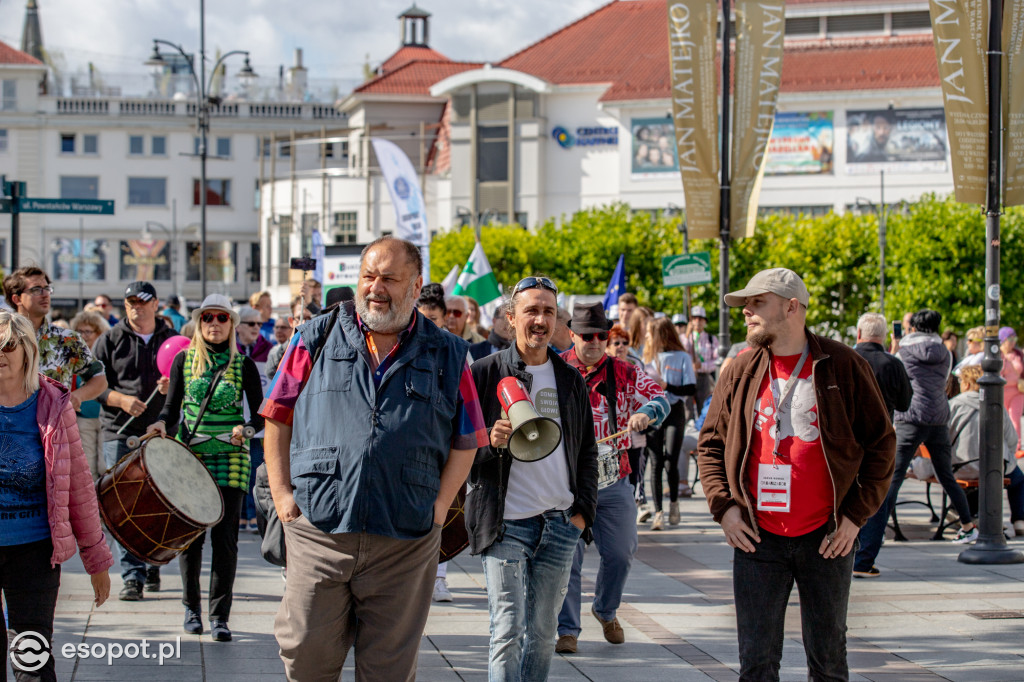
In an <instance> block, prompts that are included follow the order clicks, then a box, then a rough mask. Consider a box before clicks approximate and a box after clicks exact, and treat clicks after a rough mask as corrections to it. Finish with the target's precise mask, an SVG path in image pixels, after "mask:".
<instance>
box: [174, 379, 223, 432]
mask: <svg viewBox="0 0 1024 682" xmlns="http://www.w3.org/2000/svg"><path fill="white" fill-rule="evenodd" d="M227 369H228V363H224V364H223V365H221V366H220V367H218V368H217V371H216V372H214V375H213V380H212V381H210V386H209V388H207V389H206V395H204V396H203V402H201V403H200V404H199V414H198V415H196V423H195V425H194V426H193V427H192V429H189V430H188V431H187V432H186V433H187V434H188V437H187V438H186V439H185V446H186V447H188V446H189V445H191V444H192V439H193V438H194V437H195V435H196V431H198V430H199V424H201V423H202V421H203V415H204V414H206V408H207V406H209V404H210V398H212V397H213V392H214V391H215V390H216V388H217V384H218V383H220V378H221V377H222V376H224V372H226V371H227ZM184 421H185V420H184V419H182V422H184ZM185 426H186V427H187V426H188V424H187V423H185Z"/></svg>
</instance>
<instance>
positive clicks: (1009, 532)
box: [1003, 521, 1017, 540]
mask: <svg viewBox="0 0 1024 682" xmlns="http://www.w3.org/2000/svg"><path fill="white" fill-rule="evenodd" d="M1003 535H1004V536H1006V539H1007V540H1012V539H1013V538H1014V536H1016V535H1017V531H1015V530H1014V529H1013V524H1012V523H1010V522H1009V521H1006V522H1005V523H1003Z"/></svg>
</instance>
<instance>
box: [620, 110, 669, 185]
mask: <svg viewBox="0 0 1024 682" xmlns="http://www.w3.org/2000/svg"><path fill="white" fill-rule="evenodd" d="M630 131H631V132H632V133H633V162H632V169H633V177H641V178H643V177H649V178H656V177H664V176H665V175H667V174H669V173H678V172H679V161H678V159H677V158H676V145H675V130H674V129H673V127H672V119H669V118H634V119H633V120H632V121H631V122H630Z"/></svg>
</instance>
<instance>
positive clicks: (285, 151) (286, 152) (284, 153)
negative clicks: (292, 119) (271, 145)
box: [277, 142, 292, 159]
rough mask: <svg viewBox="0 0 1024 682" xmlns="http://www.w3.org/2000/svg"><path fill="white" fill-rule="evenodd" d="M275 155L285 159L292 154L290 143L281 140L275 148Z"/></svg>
mask: <svg viewBox="0 0 1024 682" xmlns="http://www.w3.org/2000/svg"><path fill="white" fill-rule="evenodd" d="M277 155H278V156H281V157H284V158H286V159H287V158H288V157H290V156H291V155H292V145H291V144H290V143H288V142H282V143H281V146H280V147H279V148H278V150H277Z"/></svg>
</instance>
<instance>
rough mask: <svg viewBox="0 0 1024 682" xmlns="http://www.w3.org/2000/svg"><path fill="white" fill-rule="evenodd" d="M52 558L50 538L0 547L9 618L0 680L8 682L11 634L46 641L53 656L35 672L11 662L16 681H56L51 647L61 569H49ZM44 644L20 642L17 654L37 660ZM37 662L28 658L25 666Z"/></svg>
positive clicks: (1, 584) (0, 572) (0, 579)
mask: <svg viewBox="0 0 1024 682" xmlns="http://www.w3.org/2000/svg"><path fill="white" fill-rule="evenodd" d="M52 555H53V544H52V543H51V542H50V539H49V538H47V539H46V540H39V541H38V542H29V543H27V544H24V545H11V546H7V547H0V590H2V591H3V596H4V601H5V602H6V603H7V618H8V623H7V627H6V628H5V631H4V636H3V637H2V639H3V647H2V651H0V653H2V654H3V658H2V659H0V680H3V682H7V661H8V660H9V659H8V658H7V647H8V641H7V635H8V632H7V631H8V630H13V631H14V632H16V633H20V632H26V631H30V632H35V633H38V634H40V635H42V636H43V637H44V638H45V639H46V651H49V652H51V653H50V655H49V656H48V657H47V660H46V664H45V665H44V666H43V667H42V668H40V669H39V670H35V671H32V672H26V671H23V670H19V669H18V666H17V665H16V664H15V663H14V661H11V667H12V669H13V670H14V679H15V680H17V681H18V682H36V681H37V680H38V681H41V682H56V680H57V674H56V672H55V668H54V662H53V654H52V649H51V648H50V647H51V646H52V643H53V614H54V611H55V610H56V608H57V591H58V590H59V589H60V565H57V566H54V567H52V568H51V567H50V556H52ZM23 642H24V643H23ZM41 644H42V643H40V642H39V641H38V640H37V639H35V638H32V639H31V640H28V639H26V640H20V641H19V642H18V650H19V651H25V652H26V653H31V654H34V655H36V656H38V655H39V654H41V653H42V648H41ZM23 646H24V647H26V648H23ZM27 647H31V648H27ZM35 660H36V659H34V658H33V659H29V658H26V659H25V663H26V664H27V665H30V666H31V665H32V664H33V663H35Z"/></svg>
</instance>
